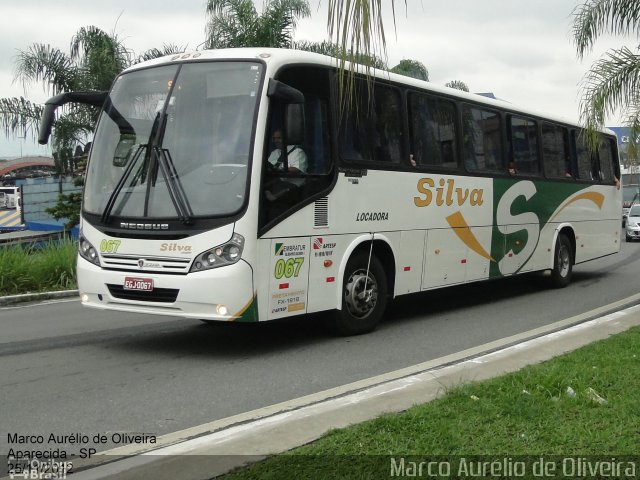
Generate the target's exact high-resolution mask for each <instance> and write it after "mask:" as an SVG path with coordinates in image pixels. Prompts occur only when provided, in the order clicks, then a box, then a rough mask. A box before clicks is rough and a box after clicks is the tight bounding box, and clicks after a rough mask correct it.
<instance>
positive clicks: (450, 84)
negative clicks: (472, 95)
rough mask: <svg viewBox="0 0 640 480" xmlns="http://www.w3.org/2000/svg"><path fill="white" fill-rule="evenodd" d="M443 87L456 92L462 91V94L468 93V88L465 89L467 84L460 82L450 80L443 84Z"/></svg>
mask: <svg viewBox="0 0 640 480" xmlns="http://www.w3.org/2000/svg"><path fill="white" fill-rule="evenodd" d="M444 86H445V87H449V88H455V89H457V90H462V91H463V92H468V91H469V87H467V84H466V83H464V82H463V81H462V80H451V81H450V82H447V83H445V84H444Z"/></svg>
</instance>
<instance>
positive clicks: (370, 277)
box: [333, 252, 388, 335]
mask: <svg viewBox="0 0 640 480" xmlns="http://www.w3.org/2000/svg"><path fill="white" fill-rule="evenodd" d="M368 260H369V257H368V255H367V254H365V253H364V252H362V253H358V254H356V255H354V256H353V257H351V258H350V259H349V262H348V263H347V268H346V269H345V272H344V279H343V282H342V310H339V311H337V312H335V315H334V319H333V320H334V322H333V324H334V327H335V330H336V331H337V332H338V333H339V334H340V335H359V334H361V333H367V332H370V331H372V330H373V329H374V328H376V325H377V324H378V322H379V321H380V319H381V318H382V314H383V313H384V310H385V308H386V306H387V295H388V293H387V292H388V290H387V277H386V275H385V272H384V268H383V267H382V264H381V263H380V260H378V259H377V257H375V256H373V255H372V256H371V261H370V262H368ZM367 263H369V268H368V271H367Z"/></svg>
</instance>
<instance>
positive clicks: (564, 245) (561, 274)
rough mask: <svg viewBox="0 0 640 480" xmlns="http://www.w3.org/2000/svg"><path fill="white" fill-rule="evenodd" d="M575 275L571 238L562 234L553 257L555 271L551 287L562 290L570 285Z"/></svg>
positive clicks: (552, 274) (552, 275)
mask: <svg viewBox="0 0 640 480" xmlns="http://www.w3.org/2000/svg"><path fill="white" fill-rule="evenodd" d="M572 273H573V247H572V246H571V241H570V240H569V237H567V236H566V235H565V234H563V233H561V234H560V235H558V240H557V241H556V249H555V254H554V256H553V269H552V270H551V285H552V286H553V287H555V288H562V287H566V286H567V285H569V282H570V281H571V274H572Z"/></svg>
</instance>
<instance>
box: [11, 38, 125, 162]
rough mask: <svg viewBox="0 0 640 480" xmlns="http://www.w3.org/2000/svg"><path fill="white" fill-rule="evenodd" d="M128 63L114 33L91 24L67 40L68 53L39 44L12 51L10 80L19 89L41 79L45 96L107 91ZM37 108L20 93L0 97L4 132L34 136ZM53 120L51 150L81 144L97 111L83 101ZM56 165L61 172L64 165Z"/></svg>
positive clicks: (39, 108) (67, 148)
mask: <svg viewBox="0 0 640 480" xmlns="http://www.w3.org/2000/svg"><path fill="white" fill-rule="evenodd" d="M130 63H131V53H130V52H129V51H128V50H127V49H126V48H125V47H124V45H123V43H122V42H120V40H119V39H118V38H117V37H116V36H115V35H110V34H107V33H105V32H104V31H102V30H100V29H99V28H97V27H94V26H89V27H83V28H81V29H80V30H78V32H77V33H76V34H75V35H74V36H73V38H72V39H71V44H70V50H69V53H65V52H63V51H62V50H60V49H58V48H54V47H51V46H50V45H44V44H33V45H31V46H29V47H28V48H27V49H26V50H22V51H20V52H19V54H18V58H17V61H16V70H15V81H20V82H22V84H23V86H24V89H25V91H26V90H27V89H28V87H29V86H31V85H32V84H34V83H41V84H42V85H43V87H44V89H45V91H46V92H47V93H48V94H50V95H56V94H58V93H61V92H69V91H74V90H75V91H81V90H107V89H108V88H109V87H110V86H111V83H112V82H113V79H114V78H115V76H116V75H117V74H118V73H120V72H121V71H122V70H123V69H124V68H125V67H127V66H128V65H129V64H130ZM42 108H43V107H42V106H41V105H37V104H34V103H32V102H30V101H28V100H26V99H24V98H23V97H20V98H3V99H0V125H2V127H3V129H4V132H5V135H7V136H9V135H14V136H15V135H22V136H27V135H29V136H30V137H32V138H35V137H36V135H37V130H38V124H39V121H40V116H41V114H42ZM62 112H63V113H61V114H60V115H59V116H58V119H57V121H56V124H55V132H54V136H53V150H54V152H63V151H68V150H69V149H72V148H73V147H74V146H75V145H77V144H79V143H84V142H85V141H86V138H87V136H88V135H89V134H91V133H92V132H93V128H94V125H95V121H96V118H97V113H98V112H97V109H96V108H95V107H89V106H86V105H75V106H69V107H67V108H65V109H63V110H62ZM59 168H60V169H61V170H62V171H64V170H66V169H65V166H63V165H60V166H59Z"/></svg>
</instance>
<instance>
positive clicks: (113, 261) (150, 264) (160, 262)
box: [100, 255, 191, 273]
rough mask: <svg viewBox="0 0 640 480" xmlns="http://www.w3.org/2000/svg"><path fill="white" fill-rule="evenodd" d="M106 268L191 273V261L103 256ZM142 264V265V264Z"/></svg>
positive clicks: (169, 258)
mask: <svg viewBox="0 0 640 480" xmlns="http://www.w3.org/2000/svg"><path fill="white" fill-rule="evenodd" d="M100 260H101V262H102V264H103V266H104V267H105V268H110V269H114V270H136V271H141V270H144V271H150V272H163V273H189V265H190V264H191V260H190V259H188V258H173V257H144V256H141V255H102V258H101V259H100ZM140 262H142V265H141V264H140Z"/></svg>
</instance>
